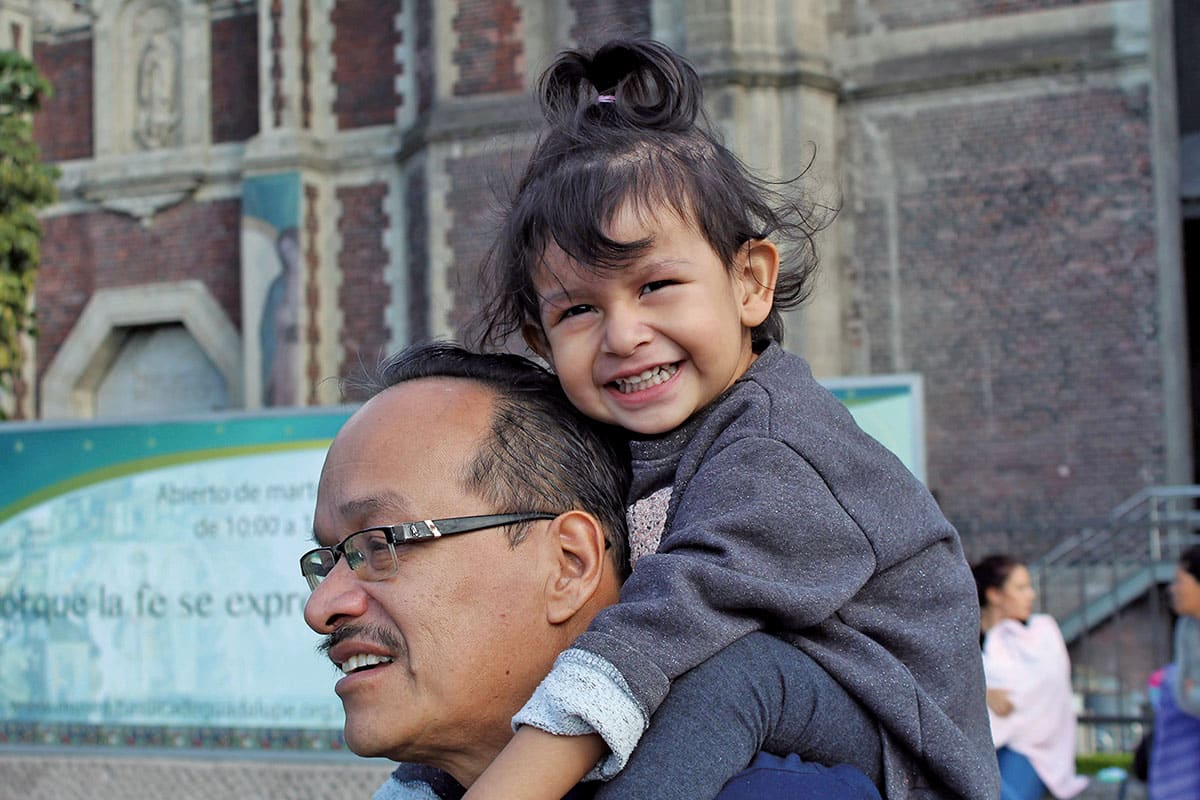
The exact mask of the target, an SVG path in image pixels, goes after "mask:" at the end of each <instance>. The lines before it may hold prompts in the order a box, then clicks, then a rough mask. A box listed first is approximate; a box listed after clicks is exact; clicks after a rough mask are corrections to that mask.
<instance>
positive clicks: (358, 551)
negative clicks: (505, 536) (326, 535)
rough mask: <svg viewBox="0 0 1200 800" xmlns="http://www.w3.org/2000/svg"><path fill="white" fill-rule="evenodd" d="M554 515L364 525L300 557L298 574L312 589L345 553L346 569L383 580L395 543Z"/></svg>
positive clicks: (392, 563) (391, 567)
mask: <svg viewBox="0 0 1200 800" xmlns="http://www.w3.org/2000/svg"><path fill="white" fill-rule="evenodd" d="M556 516H558V515H557V514H547V513H546V512H544V511H523V512H520V513H517V514H484V515H482V516H475V517H451V518H449V519H427V520H420V521H417V522H401V523H400V524H399V525H381V526H379V527H377V528H367V529H365V530H361V531H355V532H354V533H352V534H350V535H349V536H347V537H346V538H345V539H342V540H341V541H340V542H338V543H337V544H335V545H333V546H332V547H317V548H314V549H312V550H309V551H308V552H307V553H305V554H304V555H302V556H300V574H301V575H303V576H304V578H305V579H306V580H307V581H308V588H309V589H310V590H315V589H316V588H317V586H318V585H320V583H321V581H323V580H325V578H326V577H327V576H328V575H329V573H330V572H332V571H333V568H334V566H335V565H336V564H337V562H338V559H339V558H341V557H343V556H345V558H346V563H347V564H349V565H350V569H352V570H354V572H355V573H356V574H357V575H358V577H360V578H361V579H362V580H365V581H382V580H387V579H388V578H390V577H392V576H393V575H395V574H396V571H397V570H398V569H399V566H398V564H397V562H396V545H402V544H409V543H410V542H420V541H424V540H426V539H437V538H439V537H441V536H450V535H452V534H455V533H471V532H472V531H481V530H484V529H486V528H498V527H500V526H501V525H515V524H516V523H518V522H532V521H533V520H536V519H554V518H555V517H556Z"/></svg>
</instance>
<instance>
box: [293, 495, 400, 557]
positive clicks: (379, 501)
mask: <svg viewBox="0 0 1200 800" xmlns="http://www.w3.org/2000/svg"><path fill="white" fill-rule="evenodd" d="M412 507H413V504H412V501H411V500H409V499H408V497H407V496H406V495H405V494H404V493H403V492H399V491H396V490H392V489H388V490H384V491H382V492H378V493H376V494H370V495H365V496H363V497H352V498H350V499H349V500H345V501H343V502H342V503H340V504H339V505H338V507H337V517H338V519H342V520H348V521H349V522H350V528H349V529H347V530H345V531H343V532H342V533H341V535H340V536H339V537H338V541H341V540H342V539H344V538H345V537H347V536H349V535H350V534H352V533H354V531H356V530H362V529H363V528H364V527H367V526H368V525H369V524H371V523H374V524H381V525H394V524H396V523H398V522H408V521H410V520H409V517H410V516H411V514H412V512H411V511H409V509H411V508H412ZM368 520H369V521H370V522H368ZM312 539H313V541H314V542H316V543H317V544H318V545H319V544H321V540H320V538H319V537H318V536H317V532H316V530H315V528H314V530H313V535H312Z"/></svg>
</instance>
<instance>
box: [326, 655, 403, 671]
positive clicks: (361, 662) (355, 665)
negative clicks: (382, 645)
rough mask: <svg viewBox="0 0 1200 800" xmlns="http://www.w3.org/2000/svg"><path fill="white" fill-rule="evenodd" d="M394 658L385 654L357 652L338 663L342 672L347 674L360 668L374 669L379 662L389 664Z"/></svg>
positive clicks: (360, 669)
mask: <svg viewBox="0 0 1200 800" xmlns="http://www.w3.org/2000/svg"><path fill="white" fill-rule="evenodd" d="M395 660H396V659H394V658H388V657H387V656H377V655H374V654H373V653H358V654H356V655H352V656H350V658H348V659H346V660H345V661H344V662H342V663H341V664H338V669H340V670H341V671H342V672H343V673H344V674H346V675H349V674H350V673H352V672H360V671H362V670H368V669H374V668H375V667H377V666H379V665H380V664H391V663H392V662H393V661H395Z"/></svg>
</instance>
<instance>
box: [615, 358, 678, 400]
mask: <svg viewBox="0 0 1200 800" xmlns="http://www.w3.org/2000/svg"><path fill="white" fill-rule="evenodd" d="M678 371H679V365H678V364H663V365H661V366H657V367H653V368H651V369H648V370H646V371H645V372H643V373H641V374H639V375H634V376H632V377H629V378H618V379H617V380H615V381H613V382H612V385H613V386H615V387H617V391H618V392H620V393H621V394H633V393H634V392H640V391H642V390H643V389H649V388H650V387H651V386H657V385H658V384H660V383H665V382H666V381H669V380H670V379H671V377H672V376H673V375H674V374H675V373H676V372H678Z"/></svg>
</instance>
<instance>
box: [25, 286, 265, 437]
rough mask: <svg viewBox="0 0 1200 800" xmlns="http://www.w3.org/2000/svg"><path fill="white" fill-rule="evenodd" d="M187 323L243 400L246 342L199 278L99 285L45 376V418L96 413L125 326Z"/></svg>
mask: <svg viewBox="0 0 1200 800" xmlns="http://www.w3.org/2000/svg"><path fill="white" fill-rule="evenodd" d="M172 322H175V323H182V324H183V326H184V327H185V328H186V329H187V331H188V333H190V334H191V335H192V336H193V337H194V338H195V340H196V343H197V344H198V345H200V348H201V349H202V350H203V351H204V353H205V355H207V356H208V357H209V358H210V359H211V360H212V362H213V365H214V366H215V367H216V368H217V371H218V372H220V373H221V375H222V377H224V378H225V384H226V387H227V389H228V392H229V402H230V405H231V406H232V407H234V408H237V407H239V406H241V404H242V355H241V354H242V343H241V336H240V335H239V334H238V331H237V329H236V328H235V327H234V326H233V323H232V322H230V320H229V317H228V316H226V314H225V311H224V309H222V308H221V306H220V304H219V303H217V301H216V299H215V298H214V297H213V296H212V294H211V293H210V292H209V291H208V287H206V286H205V285H204V284H203V283H201V282H200V281H197V280H184V281H174V282H169V283H155V284H142V285H139V286H126V287H122V288H119V289H98V290H97V291H96V292H94V293H93V294H92V298H91V300H89V301H88V304H87V306H86V307H85V308H84V310H83V313H82V314H81V315H80V317H79V321H78V322H77V323H75V327H73V328H72V329H71V333H70V335H69V336H68V337H67V340H66V341H65V342H63V344H62V347H60V348H59V350H58V353H57V354H56V355H55V357H54V360H53V361H52V362H51V363H50V366H49V367H48V368H47V369H46V372H45V374H44V376H43V377H42V387H41V388H42V391H41V396H42V413H41V416H42V417H43V418H44V419H69V418H91V417H93V416H95V406H96V390H97V389H98V388H99V385H100V382H101V380H102V379H103V377H104V373H105V372H106V371H107V370H108V368H109V366H111V364H112V359H113V358H114V357H115V356H116V350H117V348H119V346H120V342H121V338H122V337H121V329H122V328H131V327H136V326H140V325H157V324H164V323H172Z"/></svg>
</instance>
